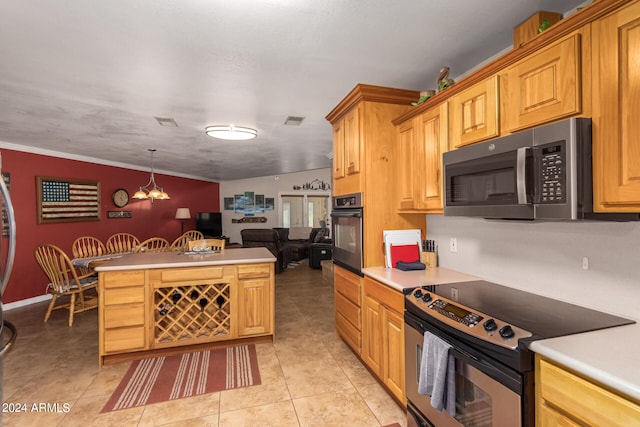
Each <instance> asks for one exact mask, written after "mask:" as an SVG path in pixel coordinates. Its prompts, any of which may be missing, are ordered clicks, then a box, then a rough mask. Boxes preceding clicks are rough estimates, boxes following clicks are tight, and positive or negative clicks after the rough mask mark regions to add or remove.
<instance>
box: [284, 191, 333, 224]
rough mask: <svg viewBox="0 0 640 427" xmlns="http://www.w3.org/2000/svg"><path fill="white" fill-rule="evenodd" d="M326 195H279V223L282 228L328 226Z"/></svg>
mask: <svg viewBox="0 0 640 427" xmlns="http://www.w3.org/2000/svg"><path fill="white" fill-rule="evenodd" d="M329 203H330V196H329V195H328V194H321V195H319V194H315V193H312V194H306V193H303V194H281V195H280V207H281V212H280V223H281V224H282V227H289V228H291V227H322V226H323V225H324V226H325V227H328V226H329V223H328V222H329Z"/></svg>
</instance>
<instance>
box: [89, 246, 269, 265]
mask: <svg viewBox="0 0 640 427" xmlns="http://www.w3.org/2000/svg"><path fill="white" fill-rule="evenodd" d="M275 261H276V257H274V256H273V254H272V253H271V252H270V251H269V250H268V249H267V248H232V249H225V250H223V251H221V252H219V253H213V254H197V255H191V254H185V253H183V252H154V253H149V252H147V253H133V254H127V255H124V256H122V257H120V258H116V259H113V260H112V261H109V262H107V263H105V264H102V265H100V266H98V267H96V268H95V270H96V271H120V270H144V269H155V268H177V267H202V266H207V265H231V264H255V263H261V262H275Z"/></svg>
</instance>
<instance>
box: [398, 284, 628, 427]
mask: <svg viewBox="0 0 640 427" xmlns="http://www.w3.org/2000/svg"><path fill="white" fill-rule="evenodd" d="M631 323H634V321H632V320H628V319H624V318H621V317H618V316H613V315H610V314H606V313H601V312H598V311H595V310H591V309H587V308H584V307H580V306H577V305H573V304H568V303H565V302H561V301H556V300H553V299H551V298H546V297H542V296H539V295H534V294H531V293H528V292H524V291H520V290H517V289H512V288H508V287H505V286H501V285H497V284H495V283H491V282H485V281H472V282H463V283H454V284H446V285H434V286H423V287H419V288H414V289H407V290H405V357H406V368H405V372H406V389H407V400H408V403H407V412H408V414H407V419H408V425H409V426H421V427H422V426H437V427H447V426H467V427H469V426H476V427H484V426H486V427H489V426H493V427H501V426H504V427H517V426H533V425H534V421H535V420H534V358H533V353H532V352H531V351H530V350H529V349H528V344H529V343H530V342H531V341H534V340H537V339H542V338H552V337H558V336H564V335H570V334H574V333H580V332H587V331H592V330H597V329H603V328H608V327H613V326H619V325H625V324H631ZM425 332H429V333H431V334H434V335H435V336H437V337H438V338H440V339H442V340H444V341H445V342H446V343H448V344H450V345H451V349H450V350H449V351H450V354H451V355H453V359H454V364H455V367H454V377H455V378H454V381H453V384H455V391H452V394H454V395H455V413H454V414H449V413H447V412H446V411H442V412H440V411H437V410H435V409H434V408H433V407H432V406H431V403H430V398H429V396H426V395H422V394H419V393H418V379H419V375H420V370H421V360H422V348H423V342H424V333H425Z"/></svg>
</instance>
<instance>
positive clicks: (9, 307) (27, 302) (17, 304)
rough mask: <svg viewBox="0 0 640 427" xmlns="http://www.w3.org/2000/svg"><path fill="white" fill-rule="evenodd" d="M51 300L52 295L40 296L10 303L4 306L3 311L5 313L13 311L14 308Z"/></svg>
mask: <svg viewBox="0 0 640 427" xmlns="http://www.w3.org/2000/svg"><path fill="white" fill-rule="evenodd" d="M50 299H51V295H50V294H46V295H40V296H37V297H33V298H27V299H23V300H20V301H15V302H10V303H8V304H2V309H3V310H4V311H9V310H13V309H14V308H20V307H26V306H27V305H31V304H37V303H39V302H42V301H48V300H50Z"/></svg>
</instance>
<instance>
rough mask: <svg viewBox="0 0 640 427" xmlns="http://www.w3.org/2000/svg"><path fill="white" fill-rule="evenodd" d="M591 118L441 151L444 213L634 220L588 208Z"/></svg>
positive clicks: (590, 205) (590, 202)
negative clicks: (444, 151)
mask: <svg viewBox="0 0 640 427" xmlns="http://www.w3.org/2000/svg"><path fill="white" fill-rule="evenodd" d="M591 163H592V160H591V119H587V118H570V119H566V120H562V121H559V122H555V123H552V124H549V125H545V126H541V127H538V128H535V129H529V130H525V131H521V132H517V133H514V134H511V135H508V136H505V137H501V138H497V139H494V140H491V141H486V142H482V143H479V144H474V145H470V146H467V147H462V148H460V149H458V150H452V151H449V152H447V153H444V155H443V164H444V192H445V201H444V214H445V215H450V216H453V215H456V216H479V217H484V218H502V219H527V220H533V219H567V220H577V219H599V220H617V221H631V220H638V219H640V216H639V215H638V214H637V213H635V214H634V213H630V214H610V213H594V212H593V177H592V173H591V171H592V165H591Z"/></svg>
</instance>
